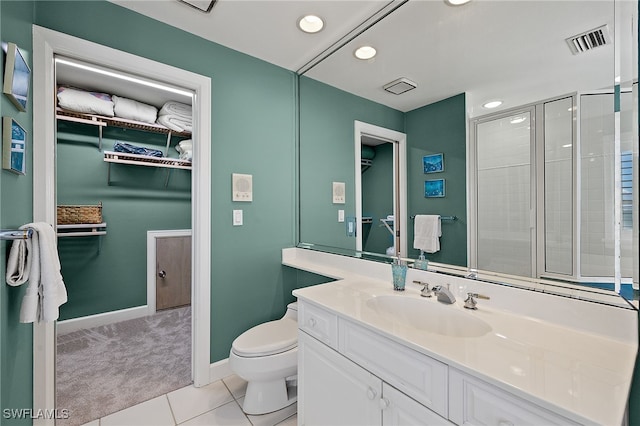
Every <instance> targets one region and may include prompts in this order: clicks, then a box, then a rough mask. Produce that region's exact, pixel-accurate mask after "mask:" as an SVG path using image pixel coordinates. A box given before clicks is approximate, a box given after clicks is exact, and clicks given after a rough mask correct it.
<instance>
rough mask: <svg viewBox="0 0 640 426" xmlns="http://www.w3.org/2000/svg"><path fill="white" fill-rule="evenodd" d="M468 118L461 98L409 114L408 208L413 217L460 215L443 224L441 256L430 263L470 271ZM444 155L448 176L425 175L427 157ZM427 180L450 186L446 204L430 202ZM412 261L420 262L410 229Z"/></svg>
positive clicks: (440, 200) (443, 200)
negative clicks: (438, 181) (463, 267)
mask: <svg viewBox="0 0 640 426" xmlns="http://www.w3.org/2000/svg"><path fill="white" fill-rule="evenodd" d="M465 129H466V112H465V99H464V94H460V95H457V96H454V97H451V98H448V99H445V100H442V101H440V102H436V103H433V104H430V105H427V106H424V107H422V108H418V109H415V110H413V111H410V112H408V113H407V114H406V128H405V132H406V134H407V145H408V147H407V190H408V196H407V203H408V209H409V214H410V215H416V214H439V215H443V216H452V215H455V216H457V217H458V220H456V221H442V237H440V251H439V252H436V253H433V254H427V255H426V256H427V259H429V260H433V261H435V262H441V263H449V264H453V265H460V266H466V265H467V204H466V203H467V201H466V200H467V192H466V178H467V177H466V176H467V174H466V173H467V172H466V130H465ZM438 153H443V154H444V171H443V172H439V173H429V174H425V173H424V168H423V165H422V157H424V156H425V155H428V154H438ZM427 179H444V180H445V197H444V198H425V196H424V182H425V180H427ZM408 247H409V257H412V258H417V257H418V255H419V251H418V250H416V249H414V248H413V226H409V245H408Z"/></svg>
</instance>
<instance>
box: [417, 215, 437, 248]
mask: <svg viewBox="0 0 640 426" xmlns="http://www.w3.org/2000/svg"><path fill="white" fill-rule="evenodd" d="M413 226H414V228H413V248H415V249H418V250H422V251H425V252H427V253H435V252H437V251H438V250H440V239H439V238H440V236H441V235H442V230H441V226H440V216H439V215H424V214H421V215H416V217H415V219H414V222H413Z"/></svg>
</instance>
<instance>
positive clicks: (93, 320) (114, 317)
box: [56, 305, 149, 334]
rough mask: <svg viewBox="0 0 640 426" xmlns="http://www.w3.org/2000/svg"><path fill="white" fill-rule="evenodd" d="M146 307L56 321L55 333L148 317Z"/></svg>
mask: <svg viewBox="0 0 640 426" xmlns="http://www.w3.org/2000/svg"><path fill="white" fill-rule="evenodd" d="M148 313H149V308H148V307H147V305H144V306H136V307H135V308H127V309H121V310H119V311H112V312H105V313H102V314H96V315H89V316H86V317H80V318H73V319H68V320H64V321H58V323H57V328H56V331H57V333H58V334H65V333H71V332H72V331H77V330H82V329H85V328H91V327H99V326H101V325H107V324H113V323H115V322H120V321H126V320H130V319H134V318H140V317H144V316H146V315H148Z"/></svg>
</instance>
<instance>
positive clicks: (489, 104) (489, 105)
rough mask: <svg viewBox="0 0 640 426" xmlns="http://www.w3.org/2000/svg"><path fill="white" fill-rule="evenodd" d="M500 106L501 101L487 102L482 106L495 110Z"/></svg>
mask: <svg viewBox="0 0 640 426" xmlns="http://www.w3.org/2000/svg"><path fill="white" fill-rule="evenodd" d="M500 105H502V101H489V102H487V103H485V104H483V105H482V106H483V107H484V108H487V109H492V108H497V107H499V106H500Z"/></svg>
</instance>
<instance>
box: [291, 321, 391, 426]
mask: <svg viewBox="0 0 640 426" xmlns="http://www.w3.org/2000/svg"><path fill="white" fill-rule="evenodd" d="M298 340H299V341H298V345H299V348H298V350H299V352H298V354H299V370H298V379H299V381H298V385H299V389H298V416H299V417H298V422H299V424H304V425H305V426H313V425H323V426H325V425H332V426H341V425H344V426H358V425H363V426H376V425H381V424H382V414H381V411H380V406H379V403H380V396H381V394H382V381H381V380H380V379H378V378H377V377H375V376H374V375H373V374H371V373H369V372H368V371H366V370H364V369H363V368H361V367H360V366H358V365H356V364H354V363H353V362H351V361H349V360H348V359H347V358H345V357H343V356H342V355H340V354H339V353H338V352H336V351H334V350H333V349H330V348H329V347H327V346H325V345H323V344H322V343H320V342H318V341H317V340H315V339H314V338H313V337H310V336H309V335H307V334H306V333H304V332H299V337H298Z"/></svg>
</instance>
